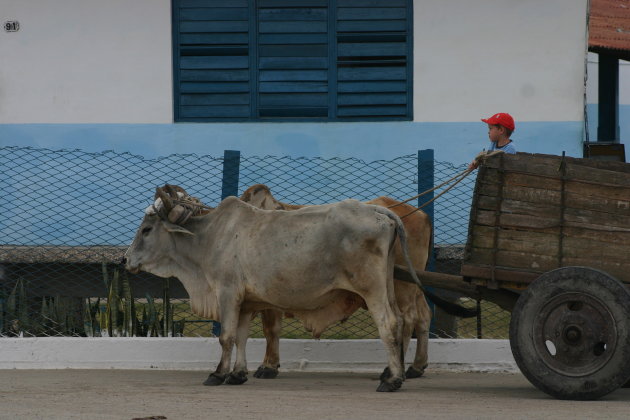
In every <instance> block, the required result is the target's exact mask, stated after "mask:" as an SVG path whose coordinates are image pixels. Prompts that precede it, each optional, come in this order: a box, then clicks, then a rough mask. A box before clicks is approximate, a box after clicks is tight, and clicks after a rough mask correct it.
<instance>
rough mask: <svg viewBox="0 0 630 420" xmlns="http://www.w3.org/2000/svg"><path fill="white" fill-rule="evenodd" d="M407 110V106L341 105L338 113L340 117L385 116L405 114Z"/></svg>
mask: <svg viewBox="0 0 630 420" xmlns="http://www.w3.org/2000/svg"><path fill="white" fill-rule="evenodd" d="M406 112H407V107H406V106H366V107H359V106H350V107H346V106H340V107H339V109H338V110H337V115H339V116H340V117H361V116H374V117H378V116H385V115H390V116H391V115H400V116H403V115H405V113H406Z"/></svg>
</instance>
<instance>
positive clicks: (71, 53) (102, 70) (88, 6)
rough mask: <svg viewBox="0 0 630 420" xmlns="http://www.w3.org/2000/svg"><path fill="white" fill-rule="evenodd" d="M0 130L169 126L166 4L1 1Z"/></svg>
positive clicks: (147, 0) (155, 0) (143, 0)
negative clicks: (6, 126)
mask: <svg viewBox="0 0 630 420" xmlns="http://www.w3.org/2000/svg"><path fill="white" fill-rule="evenodd" d="M0 20H1V21H2V22H3V23H4V22H6V21H8V20H17V21H18V22H19V23H20V29H19V31H18V32H5V31H4V30H2V31H0V57H2V60H1V61H0V123H113V122H116V123H160V122H171V121H172V119H173V101H172V66H171V64H170V63H171V12H170V1H169V0H133V1H130V0H106V1H104V0H59V1H51V0H28V1H24V0H0Z"/></svg>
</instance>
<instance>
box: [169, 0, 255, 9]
mask: <svg viewBox="0 0 630 420" xmlns="http://www.w3.org/2000/svg"><path fill="white" fill-rule="evenodd" d="M247 3H248V0H179V7H180V8H181V9H186V8H189V7H247Z"/></svg>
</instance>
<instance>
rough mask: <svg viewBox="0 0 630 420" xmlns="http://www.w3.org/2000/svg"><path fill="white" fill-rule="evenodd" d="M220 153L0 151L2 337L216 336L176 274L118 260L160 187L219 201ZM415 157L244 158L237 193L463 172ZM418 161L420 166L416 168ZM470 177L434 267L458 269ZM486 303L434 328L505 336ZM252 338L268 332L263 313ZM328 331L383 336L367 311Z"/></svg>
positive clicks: (338, 191) (335, 189)
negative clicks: (131, 267) (134, 269)
mask: <svg viewBox="0 0 630 420" xmlns="http://www.w3.org/2000/svg"><path fill="white" fill-rule="evenodd" d="M225 163H226V162H225V159H224V157H211V156H197V155H171V156H166V157H162V158H158V159H145V158H143V157H141V156H135V155H131V154H126V153H123V154H116V153H113V152H103V153H96V154H95V153H86V152H83V151H68V150H61V151H55V150H47V149H34V148H20V147H3V148H0V167H2V172H1V173H0V186H1V187H2V191H3V197H2V201H1V202H0V210H1V212H2V215H3V220H4V222H3V224H2V225H1V227H0V233H1V235H2V236H1V238H2V239H0V336H211V335H212V334H213V331H214V332H216V329H213V326H214V323H213V322H212V320H208V319H200V318H199V317H198V316H196V315H194V314H193V313H191V311H190V308H189V306H188V295H187V293H186V291H185V290H184V288H183V286H182V285H181V284H180V283H179V281H178V280H177V279H161V278H158V277H155V276H152V275H150V274H146V273H140V274H138V275H132V274H129V273H126V272H125V271H124V270H121V268H120V266H119V265H118V262H119V261H120V259H121V257H122V255H123V253H124V251H125V250H126V248H127V246H128V244H130V243H131V240H132V239H133V235H134V234H135V229H136V228H137V226H138V225H139V222H140V220H141V218H142V216H143V211H144V209H145V208H146V207H147V206H148V205H150V204H151V202H152V201H153V200H152V199H153V192H154V189H155V187H156V186H160V185H164V184H166V183H170V184H176V185H181V186H183V187H184V188H185V189H186V190H187V191H188V192H189V193H190V194H191V195H194V196H196V197H199V198H200V199H201V200H202V201H203V202H204V203H205V204H207V205H211V206H216V205H217V204H218V203H219V202H220V200H221V198H222V192H223V193H224V190H225V185H226V184H225V173H226V167H225ZM421 163H422V164H426V163H427V162H419V158H418V156H414V155H409V156H402V157H399V158H396V159H393V160H391V161H375V162H364V161H361V160H358V159H351V158H349V159H341V158H332V159H322V158H289V157H272V156H266V157H253V156H252V157H241V158H240V162H239V164H238V168H237V171H238V193H239V194H240V193H242V192H243V191H244V190H245V189H247V188H248V187H249V186H251V185H253V184H257V183H263V184H266V185H267V186H269V187H270V188H271V191H272V192H273V194H274V196H275V197H276V198H277V199H278V200H281V201H284V202H288V203H295V204H322V203H329V202H334V201H339V200H342V199H345V198H355V199H358V200H369V199H372V198H375V197H378V196H381V195H387V196H391V197H393V198H396V199H401V200H402V199H406V198H408V197H411V196H414V195H416V194H417V193H418V190H419V189H420V190H424V189H425V188H424V185H425V184H426V179H427V178H428V179H431V180H432V182H434V183H435V184H439V183H441V182H443V181H444V180H446V179H449V178H451V177H452V176H453V175H455V174H457V173H459V172H461V171H462V170H463V169H465V168H464V167H455V166H453V165H451V164H448V163H444V162H433V161H431V162H429V166H428V167H429V168H430V173H427V171H426V170H424V169H422V168H423V166H422V164H421ZM418 168H421V170H420V172H419V169H418ZM473 187H474V176H471V177H468V178H466V179H465V180H464V181H463V182H462V183H461V184H459V185H457V186H456V187H455V188H453V189H452V190H450V191H449V192H448V193H446V194H444V195H443V196H441V197H440V198H438V200H437V201H435V202H434V209H433V211H434V213H435V245H436V246H435V249H436V252H435V254H436V259H435V262H434V267H432V268H433V269H434V270H435V271H440V272H445V273H452V274H459V268H460V265H461V258H462V254H463V245H464V243H465V240H466V233H467V228H468V216H469V211H470V203H471V199H472V190H473ZM436 291H437V292H439V293H441V294H443V296H444V297H447V298H450V299H451V300H453V301H457V302H460V303H463V304H465V305H467V306H475V305H480V307H481V309H482V311H481V317H480V319H475V318H472V319H466V320H461V319H453V318H452V317H449V316H447V315H446V314H444V313H442V312H440V311H439V310H437V311H436V314H435V318H434V324H433V328H432V331H433V335H434V336H441V337H461V338H473V337H483V338H507V336H508V331H507V326H508V324H509V313H507V312H505V311H502V310H501V309H499V308H498V307H496V306H495V305H493V304H490V303H487V302H475V301H471V300H470V299H466V298H461V297H460V296H456V295H454V294H452V293H449V292H442V291H441V290H436ZM251 336H252V337H262V336H263V335H262V327H261V324H260V318H257V319H255V320H254V322H253V323H252V328H251ZM282 337H284V338H310V335H309V334H308V333H307V332H306V331H305V330H304V329H303V328H302V326H301V324H300V323H299V321H297V320H295V319H291V318H286V319H285V320H284V321H283V332H282ZM322 338H338V339H342V338H343V339H348V338H353V339H362V338H378V332H377V330H376V327H375V326H374V324H373V321H372V319H371V316H370V315H369V313H368V312H367V311H364V310H359V311H357V312H356V313H355V314H354V315H353V316H352V317H350V318H349V319H348V320H347V321H345V322H343V323H340V324H337V325H334V326H332V327H331V328H329V329H328V330H327V331H326V332H325V333H324V334H323V335H322Z"/></svg>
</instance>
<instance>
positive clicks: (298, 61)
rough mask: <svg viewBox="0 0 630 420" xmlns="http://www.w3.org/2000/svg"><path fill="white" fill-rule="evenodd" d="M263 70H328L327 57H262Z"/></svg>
mask: <svg viewBox="0 0 630 420" xmlns="http://www.w3.org/2000/svg"><path fill="white" fill-rule="evenodd" d="M258 68H259V69H261V70H268V69H276V70H295V69H326V68H328V58H327V57H261V58H260V59H259V60H258Z"/></svg>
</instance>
